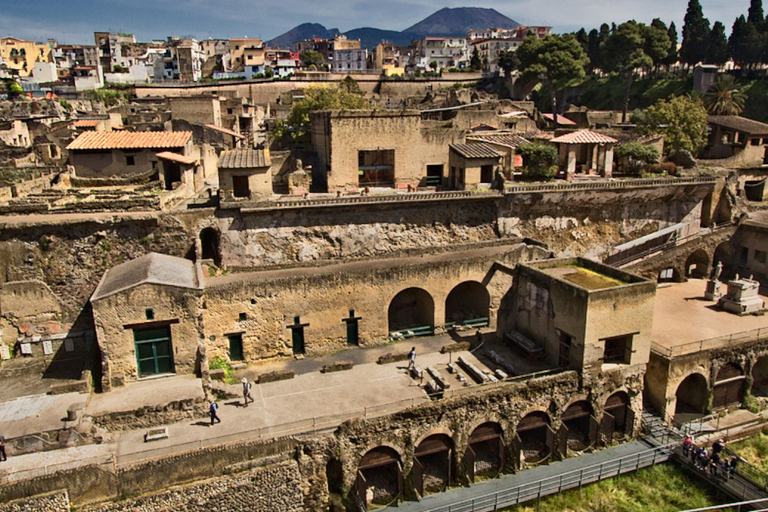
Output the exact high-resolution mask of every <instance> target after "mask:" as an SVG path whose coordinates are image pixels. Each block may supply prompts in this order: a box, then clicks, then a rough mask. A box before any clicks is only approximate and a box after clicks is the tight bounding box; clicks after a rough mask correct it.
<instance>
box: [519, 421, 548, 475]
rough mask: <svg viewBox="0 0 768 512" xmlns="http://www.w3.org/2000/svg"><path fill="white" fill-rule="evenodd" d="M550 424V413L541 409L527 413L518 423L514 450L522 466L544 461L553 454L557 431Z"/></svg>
mask: <svg viewBox="0 0 768 512" xmlns="http://www.w3.org/2000/svg"><path fill="white" fill-rule="evenodd" d="M549 425H550V421H549V415H548V414H547V413H545V412H541V411H535V412H532V413H529V414H527V415H526V416H525V417H524V418H523V419H522V420H520V423H518V424H517V433H516V434H515V450H514V451H515V452H516V456H517V457H518V460H519V461H520V467H521V468H522V467H524V465H532V464H538V463H540V462H544V461H545V460H547V459H548V458H549V456H550V455H551V454H552V452H553V450H554V447H555V433H554V431H553V430H552V428H551V427H550V426H549Z"/></svg>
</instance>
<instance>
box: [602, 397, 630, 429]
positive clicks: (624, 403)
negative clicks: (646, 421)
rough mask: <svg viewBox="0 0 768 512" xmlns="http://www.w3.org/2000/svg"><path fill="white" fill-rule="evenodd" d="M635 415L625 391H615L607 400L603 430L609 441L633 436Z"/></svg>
mask: <svg viewBox="0 0 768 512" xmlns="http://www.w3.org/2000/svg"><path fill="white" fill-rule="evenodd" d="M634 421H635V413H634V411H633V410H632V404H631V403H630V400H629V394H628V393H627V392H626V391H624V390H619V391H614V392H613V393H611V395H610V396H609V397H608V398H606V399H605V404H604V405H603V421H602V425H601V430H602V432H603V435H604V436H605V437H607V440H608V441H612V440H613V439H614V438H616V437H622V436H624V435H632V431H633V427H634Z"/></svg>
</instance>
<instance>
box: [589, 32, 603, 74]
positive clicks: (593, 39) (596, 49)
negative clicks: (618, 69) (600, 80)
mask: <svg viewBox="0 0 768 512" xmlns="http://www.w3.org/2000/svg"><path fill="white" fill-rule="evenodd" d="M588 38H589V40H588V41H587V57H588V58H589V71H590V72H594V71H595V70H596V69H599V68H600V33H599V32H598V31H597V29H596V28H593V29H592V30H590V31H589V36H588Z"/></svg>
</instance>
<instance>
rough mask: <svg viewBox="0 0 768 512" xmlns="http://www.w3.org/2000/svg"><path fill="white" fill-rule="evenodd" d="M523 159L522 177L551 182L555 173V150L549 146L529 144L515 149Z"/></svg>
mask: <svg viewBox="0 0 768 512" xmlns="http://www.w3.org/2000/svg"><path fill="white" fill-rule="evenodd" d="M517 152H518V153H519V154H520V155H522V157H523V177H524V178H526V179H531V180H551V179H552V178H553V177H554V176H555V173H557V149H556V148H555V147H554V146H552V145H551V144H540V143H536V142H530V143H528V144H523V145H521V146H520V147H519V148H517Z"/></svg>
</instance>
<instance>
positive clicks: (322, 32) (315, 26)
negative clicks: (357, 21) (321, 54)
mask: <svg viewBox="0 0 768 512" xmlns="http://www.w3.org/2000/svg"><path fill="white" fill-rule="evenodd" d="M338 33H339V29H337V28H331V29H327V28H325V27H324V26H322V25H320V24H319V23H302V24H301V25H299V26H297V27H294V28H292V29H291V30H289V31H288V32H286V33H285V34H282V35H279V36H277V37H276V38H274V39H270V40H269V41H267V45H268V46H277V47H278V48H287V49H290V50H293V43H295V42H296V41H306V40H307V39H312V38H313V37H319V38H322V39H333V36H335V35H336V34H338Z"/></svg>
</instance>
